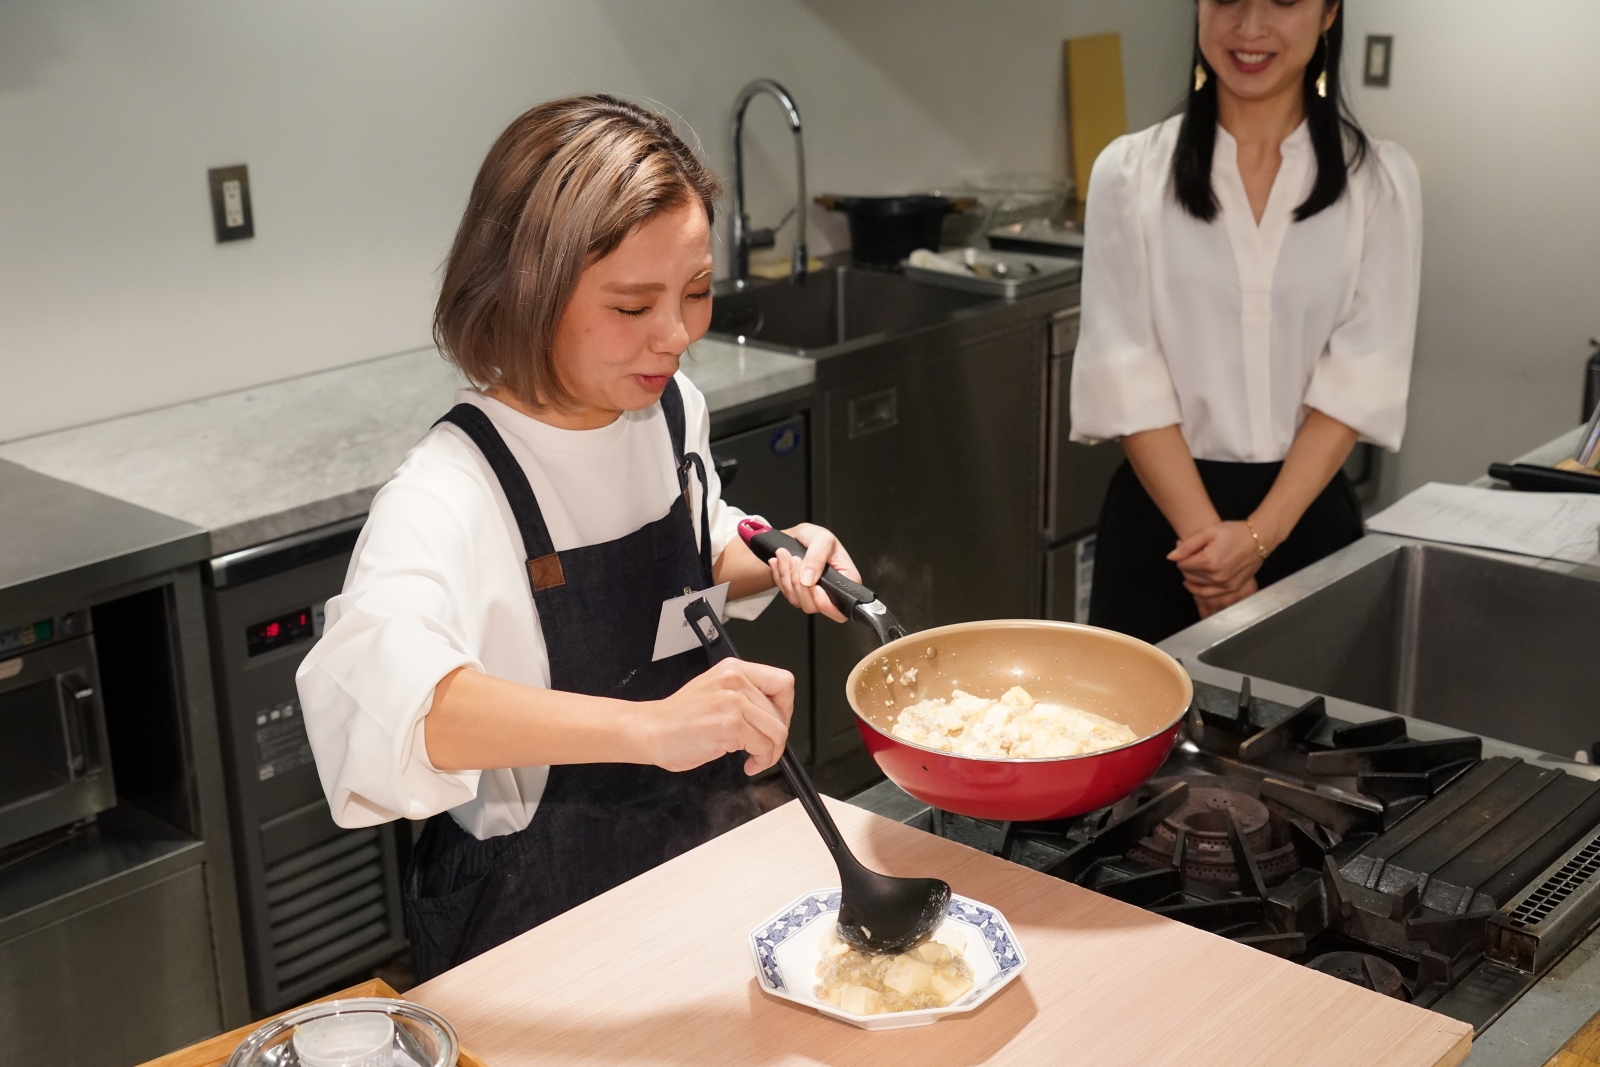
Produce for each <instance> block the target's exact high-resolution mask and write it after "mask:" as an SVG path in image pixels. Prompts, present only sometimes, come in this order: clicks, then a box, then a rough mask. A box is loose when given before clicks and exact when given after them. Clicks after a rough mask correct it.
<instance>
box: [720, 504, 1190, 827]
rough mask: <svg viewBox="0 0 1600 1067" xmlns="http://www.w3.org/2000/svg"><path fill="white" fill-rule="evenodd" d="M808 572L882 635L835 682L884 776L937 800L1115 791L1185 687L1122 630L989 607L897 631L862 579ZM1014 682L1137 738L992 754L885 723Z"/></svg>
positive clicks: (993, 814)
mask: <svg viewBox="0 0 1600 1067" xmlns="http://www.w3.org/2000/svg"><path fill="white" fill-rule="evenodd" d="M739 533H740V536H742V537H743V538H744V540H745V542H746V543H747V544H749V545H750V547H751V549H752V550H753V551H754V552H755V553H756V555H757V556H759V557H760V558H762V559H771V558H773V557H774V556H775V555H777V551H778V549H779V548H786V549H788V550H789V551H790V552H791V553H793V554H795V555H804V554H805V548H804V546H802V545H801V544H800V543H799V542H798V541H796V540H795V539H794V538H792V537H790V536H789V535H787V534H785V533H783V532H782V531H779V530H773V529H772V528H771V527H769V526H767V525H766V524H765V523H760V522H756V521H755V520H751V519H747V520H745V521H744V522H742V523H740V524H739ZM819 584H821V585H822V586H823V587H824V588H825V589H826V590H827V592H828V595H829V596H830V597H832V599H833V601H834V603H835V604H837V605H838V607H839V609H840V610H841V611H843V612H844V613H845V614H846V615H847V616H849V617H851V618H854V619H856V620H857V621H859V622H863V623H865V624H866V625H868V626H870V627H871V628H872V629H873V631H874V632H876V633H877V635H878V639H879V641H880V642H882V647H880V648H879V649H878V650H877V651H875V652H872V653H870V654H868V655H867V656H866V657H864V658H863V659H862V660H861V662H860V663H857V664H856V666H855V669H854V670H852V671H851V672H850V677H849V679H848V681H846V683H845V693H846V695H847V696H848V697H849V700H850V707H851V708H852V709H853V710H854V711H855V713H856V727H857V729H859V730H860V731H861V737H862V740H863V741H865V742H866V746H867V751H868V752H870V753H872V756H873V759H874V760H876V761H877V764H878V767H879V768H880V769H881V770H882V771H883V773H884V774H885V775H886V776H887V777H888V778H889V780H890V781H892V782H894V784H895V785H897V786H899V787H900V788H901V789H904V790H905V791H906V792H907V793H910V794H911V795H912V796H914V797H916V798H917V799H918V800H921V801H923V802H924V803H927V804H932V805H933V806H934V807H936V808H940V809H942V810H944V811H951V812H956V813H957V814H960V815H968V816H971V817H973V818H978V819H996V820H1001V821H1005V820H1012V821H1018V822H1020V821H1033V820H1039V819H1061V818H1066V817H1068V816H1071V815H1082V814H1083V813H1085V812H1089V811H1094V810H1095V809H1097V808H1103V807H1105V806H1106V805H1108V804H1112V803H1114V802H1116V801H1118V800H1121V799H1122V798H1123V797H1125V796H1127V795H1128V794H1129V793H1132V792H1133V791H1134V790H1135V789H1137V788H1138V787H1139V786H1140V785H1142V784H1143V783H1144V782H1145V781H1146V780H1147V779H1148V778H1149V777H1150V776H1151V775H1153V774H1154V773H1155V772H1156V769H1157V768H1158V767H1160V766H1161V764H1162V762H1163V761H1164V760H1165V759H1166V758H1167V754H1168V753H1169V752H1170V751H1171V750H1172V744H1173V741H1174V740H1175V739H1176V737H1177V734H1178V728H1179V726H1180V725H1181V724H1182V722H1183V716H1184V712H1185V711H1186V710H1187V709H1188V707H1189V701H1190V698H1191V697H1192V696H1193V693H1194V689H1193V685H1192V683H1191V682H1190V680H1189V675H1188V673H1187V672H1185V671H1184V669H1183V668H1182V667H1181V666H1179V664H1178V662H1177V661H1176V660H1174V659H1173V658H1172V657H1171V656H1169V655H1167V654H1166V653H1165V652H1162V651H1161V650H1160V649H1158V648H1156V647H1155V646H1154V645H1150V644H1147V643H1146V642H1144V641H1140V640H1138V639H1137V638H1133V637H1129V636H1127V635H1126V634H1119V633H1116V632H1114V631H1111V630H1102V629H1099V628H1097V627H1093V626H1080V625H1078V624H1076V623H1069V622H1050V621H1046V620H1039V619H996V620H992V621H988V622H964V623H957V624H955V625H952V626H936V627H934V628H933V629H930V630H922V631H920V632H917V633H914V634H909V635H908V634H907V633H906V632H905V629H904V628H903V627H901V626H900V624H899V623H898V622H896V621H895V619H894V616H893V615H891V614H890V613H889V610H888V608H887V607H885V606H884V604H883V603H882V602H881V601H880V600H878V598H877V596H876V595H875V594H874V593H873V592H872V590H870V589H868V588H866V587H865V586H863V585H860V584H859V583H856V582H852V581H851V580H850V579H848V578H846V577H845V576H844V575H842V574H840V573H839V572H838V571H835V570H834V569H833V568H832V567H829V568H828V569H827V570H826V572H825V573H824V574H823V576H822V578H821V579H820V580H819ZM912 668H915V670H914V671H913V670H912ZM1016 685H1020V686H1022V687H1023V688H1024V689H1026V690H1027V691H1028V692H1029V693H1031V694H1032V695H1033V697H1034V699H1036V700H1041V701H1050V702H1052V703H1058V704H1066V705H1069V706H1071V707H1076V708H1079V709H1082V710H1084V711H1089V712H1093V713H1094V714H1096V715H1101V716H1104V717H1105V718H1108V719H1111V720H1114V721H1116V722H1120V723H1123V724H1125V725H1127V726H1128V727H1130V728H1132V730H1133V732H1134V733H1135V734H1137V735H1138V739H1137V740H1135V741H1132V742H1130V743H1128V744H1126V745H1123V746H1121V747H1119V748H1112V749H1106V750H1104V751H1101V752H1091V753H1086V754H1084V755H1081V756H1066V757H1060V758H1043V759H994V758H987V757H979V756H961V755H955V754H952V753H949V752H940V751H937V750H935V749H931V748H925V747H923V746H921V745H916V744H912V743H911V742H909V741H904V740H902V739H900V738H898V737H895V736H894V735H893V734H892V733H890V729H891V727H892V726H893V724H894V721H895V717H896V716H897V715H899V713H900V710H901V709H902V708H904V707H906V706H908V705H910V704H915V703H916V702H918V701H920V700H926V699H929V698H930V697H945V698H948V697H949V696H950V693H951V691H952V690H953V689H956V688H960V689H962V690H964V691H966V692H968V693H973V694H975V695H978V696H984V697H998V696H1000V694H1001V693H1004V692H1005V691H1006V690H1007V689H1010V688H1011V687H1012V686H1016Z"/></svg>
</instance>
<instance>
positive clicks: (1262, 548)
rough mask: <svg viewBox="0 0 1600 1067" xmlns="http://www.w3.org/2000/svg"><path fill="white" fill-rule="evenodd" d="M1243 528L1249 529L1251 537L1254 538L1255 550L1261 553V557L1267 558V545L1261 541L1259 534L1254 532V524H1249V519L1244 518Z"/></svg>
mask: <svg viewBox="0 0 1600 1067" xmlns="http://www.w3.org/2000/svg"><path fill="white" fill-rule="evenodd" d="M1244 528H1245V529H1246V530H1249V531H1250V536H1251V538H1253V539H1254V540H1255V543H1256V551H1257V552H1259V553H1261V558H1262V559H1266V558H1267V546H1266V545H1264V544H1262V543H1261V535H1260V534H1258V533H1256V528H1255V527H1254V526H1252V525H1250V520H1249V519H1246V520H1244Z"/></svg>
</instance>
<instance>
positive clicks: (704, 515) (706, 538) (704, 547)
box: [661, 378, 712, 583]
mask: <svg viewBox="0 0 1600 1067" xmlns="http://www.w3.org/2000/svg"><path fill="white" fill-rule="evenodd" d="M661 413H662V414H663V415H665V416H666V418H667V434H668V435H669V436H670V437H671V438H672V458H673V460H674V461H675V462H676V464H677V468H678V489H679V490H680V491H681V492H682V493H683V502H684V503H685V504H686V505H688V506H689V507H691V508H692V507H693V506H694V501H693V499H692V498H691V497H690V495H689V468H690V467H693V468H694V472H695V474H696V475H698V476H699V478H700V562H701V564H702V565H703V566H704V567H705V572H706V581H707V583H710V582H711V580H712V573H711V505H710V500H709V497H710V496H711V483H710V482H709V481H707V480H706V465H705V461H704V460H702V459H701V458H700V454H699V453H698V452H690V453H689V454H688V455H687V456H685V455H684V443H685V441H686V439H687V437H688V418H687V416H685V414H684V411H683V392H682V390H680V389H679V388H678V379H677V378H668V379H667V388H666V389H665V390H664V391H663V392H662V394H661Z"/></svg>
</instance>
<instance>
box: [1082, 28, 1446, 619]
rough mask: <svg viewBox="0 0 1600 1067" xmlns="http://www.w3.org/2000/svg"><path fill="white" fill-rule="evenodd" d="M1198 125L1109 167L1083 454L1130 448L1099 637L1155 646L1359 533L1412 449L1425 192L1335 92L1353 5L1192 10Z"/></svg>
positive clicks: (1096, 241)
mask: <svg viewBox="0 0 1600 1067" xmlns="http://www.w3.org/2000/svg"><path fill="white" fill-rule="evenodd" d="M1196 6H1197V14H1198V28H1197V33H1196V42H1197V44H1196V49H1195V52H1196V54H1195V68H1194V73H1193V78H1194V80H1193V87H1192V89H1191V91H1190V93H1189V97H1188V103H1187V106H1186V107H1185V109H1184V111H1183V114H1182V115H1180V116H1175V117H1174V118H1171V119H1168V120H1167V121H1165V122H1162V123H1160V124H1159V125H1156V126H1153V127H1151V128H1150V129H1148V130H1145V131H1143V132H1142V133H1137V134H1132V135H1130V136H1127V137H1122V138H1119V139H1118V140H1116V141H1114V142H1112V143H1111V145H1109V146H1108V147H1107V148H1106V150H1105V152H1104V153H1102V154H1101V156H1100V157H1099V159H1098V160H1096V162H1095V165H1094V170H1093V174H1092V178H1091V181H1090V192H1089V197H1088V206H1087V212H1086V219H1085V226H1086V230H1085V257H1084V264H1083V331H1082V337H1081V339H1080V340H1079V343H1078V349H1077V355H1076V359H1075V363H1074V366H1073V374H1072V437H1073V440H1076V441H1083V442H1090V443H1092V442H1095V441H1099V440H1105V439H1110V438H1118V439H1120V440H1121V442H1122V447H1123V448H1124V450H1125V451H1126V453H1127V459H1128V462H1127V463H1125V464H1124V465H1123V466H1122V467H1121V468H1120V469H1119V470H1118V471H1117V472H1116V474H1115V475H1114V476H1113V478H1112V481H1111V485H1110V487H1109V488H1108V490H1107V492H1106V499H1105V503H1104V506H1103V508H1102V511H1101V515H1100V528H1099V536H1098V538H1097V541H1096V551H1095V565H1094V578H1093V587H1092V594H1091V601H1090V612H1089V619H1090V622H1092V623H1095V624H1096V625H1100V626H1106V627H1110V628H1112V629H1116V630H1121V631H1124V632H1126V633H1129V634H1132V635H1134V636H1137V637H1141V638H1144V639H1145V640H1148V641H1160V640H1161V639H1163V638H1165V637H1167V636H1169V635H1171V634H1173V633H1175V632H1177V631H1178V630H1181V629H1183V628H1184V627H1186V626H1189V625H1191V624H1193V623H1194V622H1196V621H1197V620H1199V619H1201V618H1204V617H1206V616H1208V615H1210V614H1212V613H1213V612H1216V611H1219V610H1221V609H1222V608H1224V607H1227V606H1228V605H1230V604H1233V603H1235V602H1237V601H1239V600H1242V599H1243V598H1245V597H1247V596H1249V595H1250V594H1252V593H1254V592H1255V591H1256V590H1257V589H1258V588H1260V587H1261V586H1264V585H1268V584H1270V583H1271V582H1273V581H1276V580H1277V579H1279V578H1281V577H1283V576H1285V575H1287V574H1291V573H1293V572H1294V571H1296V570H1298V569H1300V568H1301V567H1304V566H1306V565H1307V564H1309V563H1312V562H1314V561H1315V560H1318V559H1321V558H1322V557H1323V556H1326V555H1328V554H1329V553H1330V552H1333V551H1335V550H1336V549H1338V548H1341V547H1343V546H1344V545H1346V544H1348V543H1350V542H1351V541H1353V540H1355V539H1356V538H1358V537H1360V536H1361V533H1362V522H1361V512H1360V509H1359V506H1358V503H1357V501H1356V499H1355V494H1354V492H1353V491H1352V489H1351V486H1350V483H1349V481H1348V479H1347V478H1346V477H1345V475H1344V473H1343V471H1342V470H1341V467H1342V465H1343V464H1344V461H1345V459H1346V457H1347V456H1348V454H1349V452H1350V449H1351V448H1352V447H1353V446H1354V444H1355V443H1356V441H1357V440H1358V439H1362V440H1367V441H1371V442H1374V443H1376V444H1379V445H1382V446H1383V447H1385V448H1388V449H1391V450H1393V449H1397V448H1398V447H1399V446H1400V438H1401V434H1402V432H1403V430H1404V428H1405V405H1406V393H1407V389H1408V386H1409V379H1410V371H1411V352H1412V342H1413V338H1414V335H1415V332H1416V315H1417V288H1418V278H1419V273H1420V264H1421V242H1422V239H1421V212H1422V209H1421V194H1420V191H1419V188H1418V181H1417V172H1416V168H1415V166H1414V165H1413V164H1412V162H1411V159H1410V157H1409V156H1407V155H1406V153H1405V151H1404V150H1403V149H1401V148H1400V147H1398V146H1397V145H1393V144H1389V143H1386V142H1381V141H1378V142H1374V141H1370V140H1368V138H1367V137H1366V136H1365V135H1364V134H1363V133H1362V131H1361V129H1360V127H1358V126H1357V125H1356V124H1355V122H1354V121H1353V120H1352V119H1351V118H1350V117H1349V116H1348V113H1347V112H1346V110H1345V109H1344V107H1343V104H1342V98H1341V96H1340V91H1339V56H1340V51H1341V45H1342V41H1343V33H1344V14H1343V10H1342V7H1341V5H1340V3H1339V2H1338V0H1197V5H1196Z"/></svg>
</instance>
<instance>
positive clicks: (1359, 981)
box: [1306, 952, 1406, 1000]
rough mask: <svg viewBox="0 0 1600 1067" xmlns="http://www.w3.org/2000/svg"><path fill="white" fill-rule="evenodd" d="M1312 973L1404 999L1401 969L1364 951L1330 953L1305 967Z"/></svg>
mask: <svg viewBox="0 0 1600 1067" xmlns="http://www.w3.org/2000/svg"><path fill="white" fill-rule="evenodd" d="M1306 966H1307V967H1310V968H1311V969H1312V970H1314V971H1321V972H1322V973H1323V974H1327V975H1332V976H1333V977H1334V978H1338V979H1340V980H1342V981H1345V982H1349V983H1350V984H1351V985H1358V986H1361V987H1363V988H1365V989H1371V990H1374V991H1376V992H1379V993H1382V994H1383V995H1384V996H1386V997H1394V998H1395V999H1396V1000H1405V999H1406V994H1405V986H1404V983H1403V980H1402V979H1401V977H1400V969H1399V968H1398V967H1396V966H1395V965H1394V964H1392V963H1390V962H1389V961H1388V960H1385V959H1380V958H1379V957H1377V956H1373V955H1369V954H1368V953H1365V952H1329V953H1326V954H1325V955H1321V956H1318V957H1317V958H1316V959H1314V960H1312V961H1311V962H1310V963H1308V964H1306Z"/></svg>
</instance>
